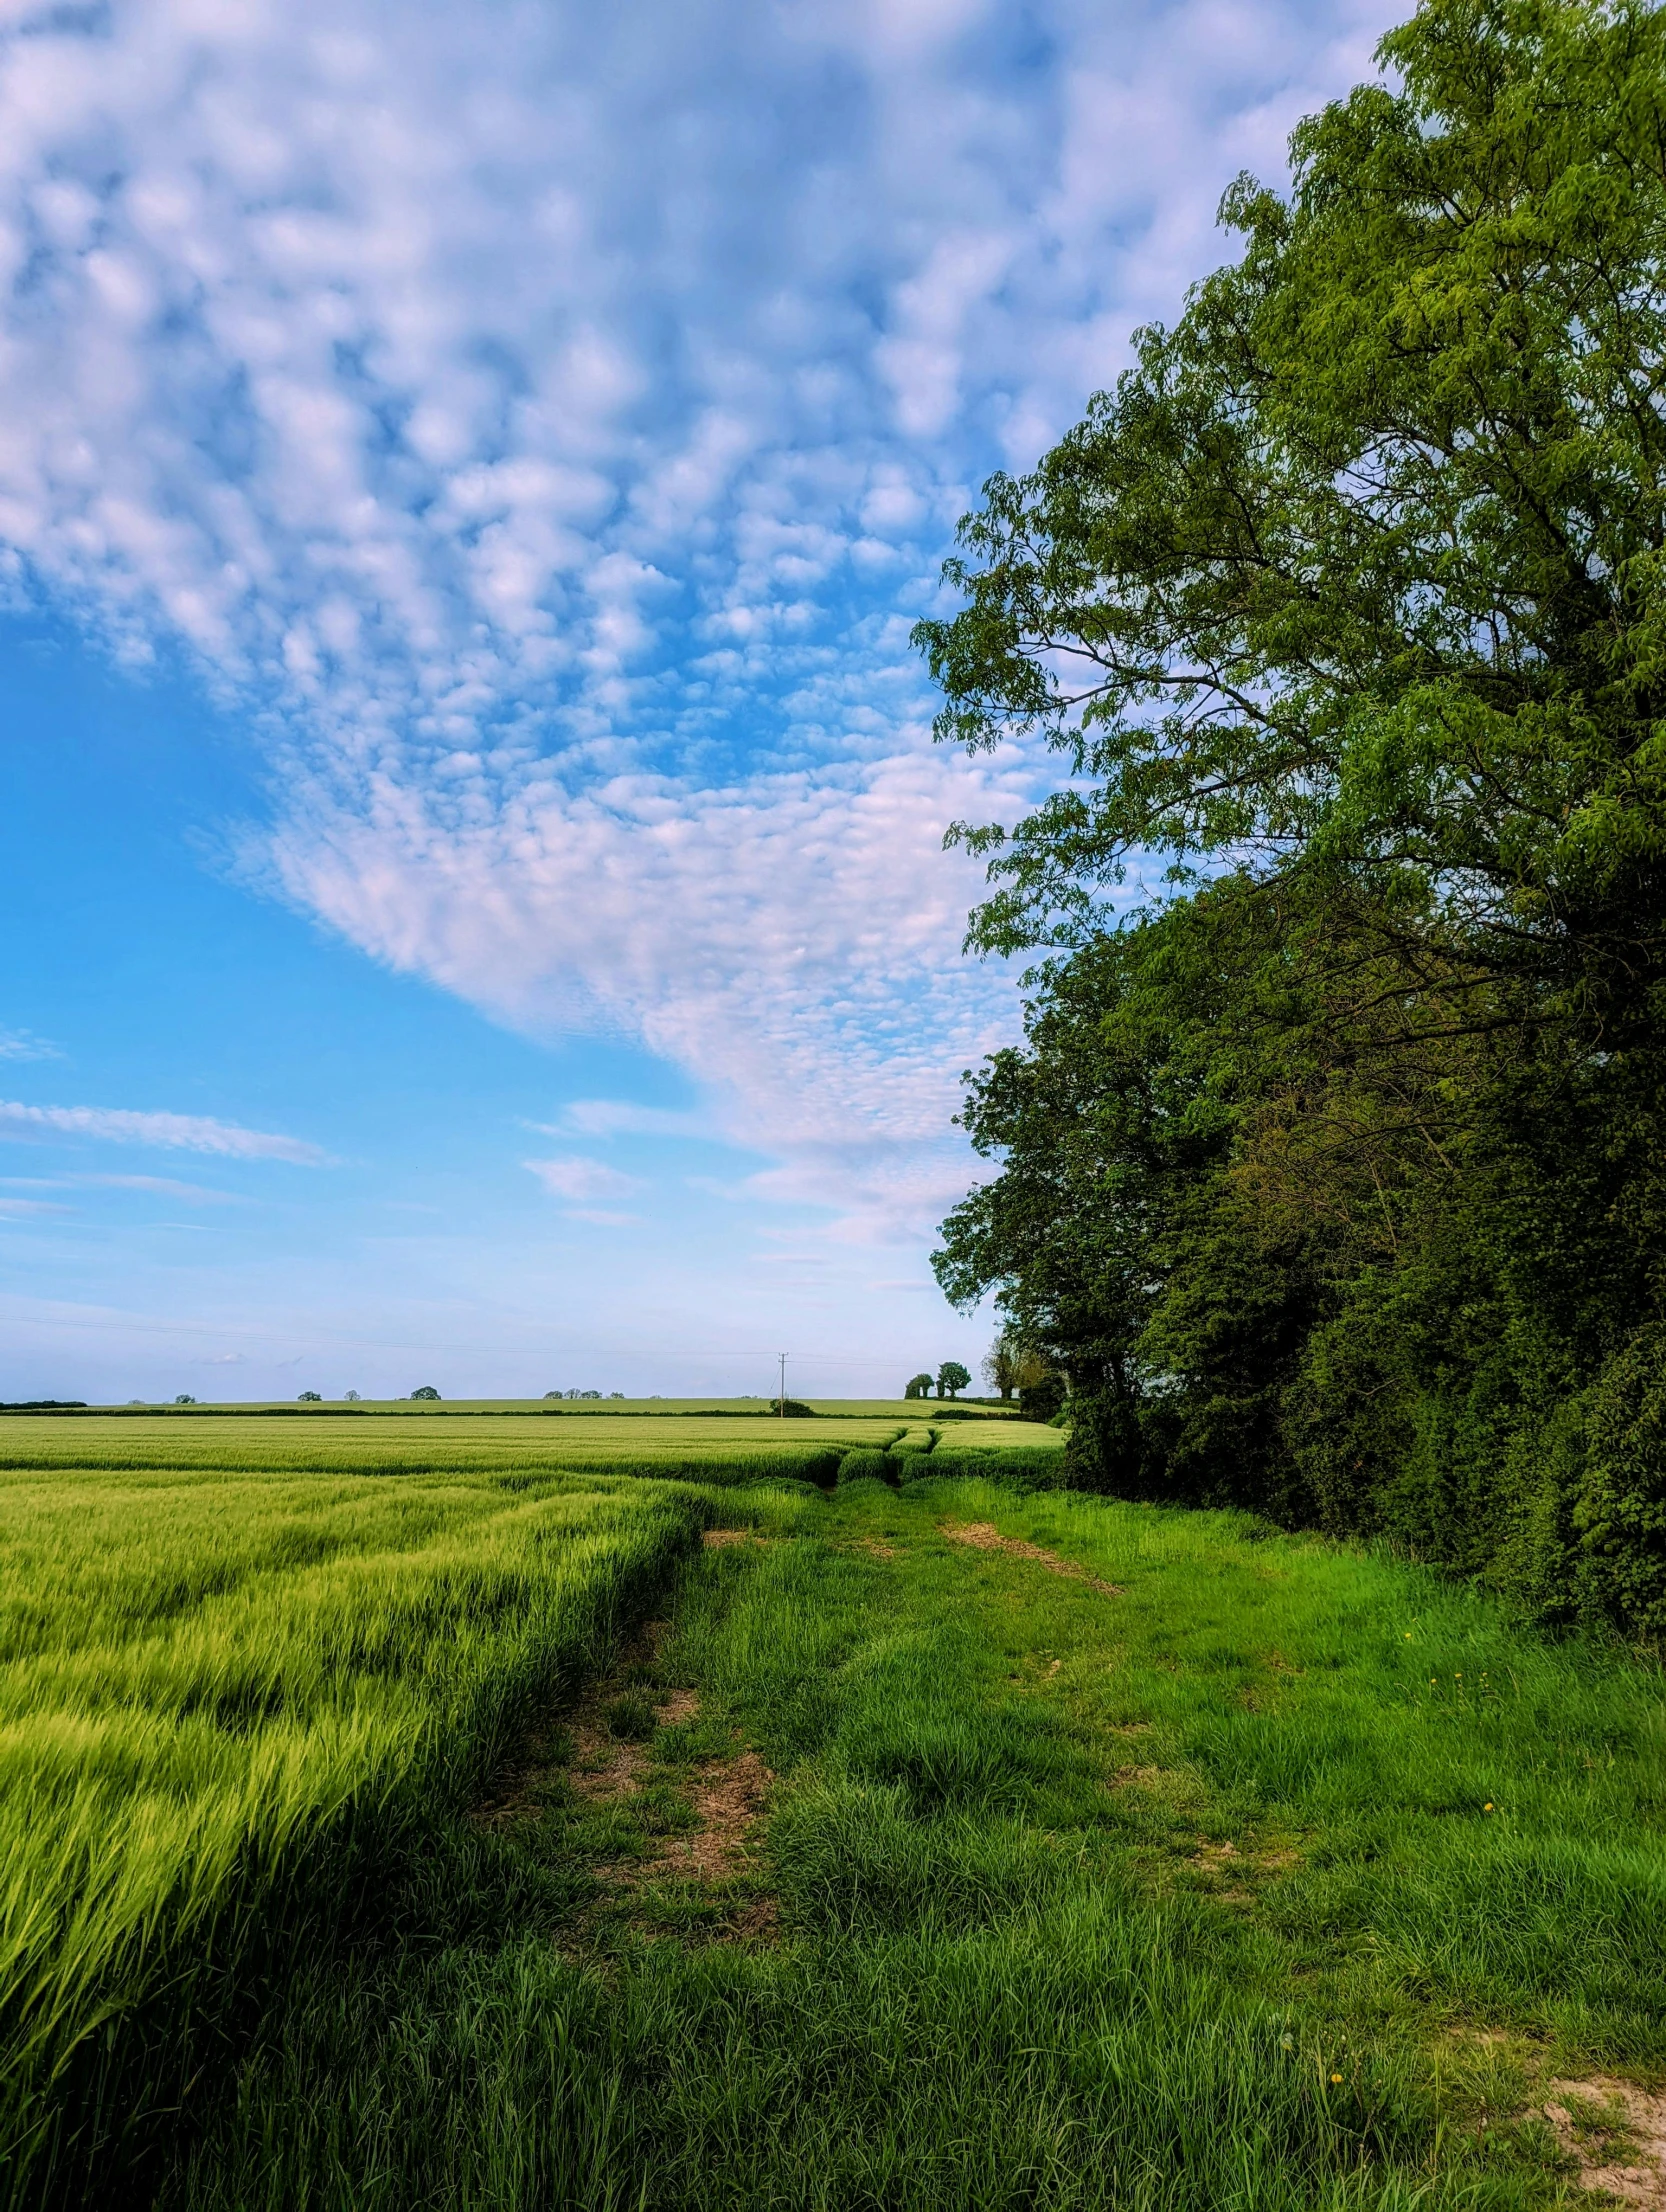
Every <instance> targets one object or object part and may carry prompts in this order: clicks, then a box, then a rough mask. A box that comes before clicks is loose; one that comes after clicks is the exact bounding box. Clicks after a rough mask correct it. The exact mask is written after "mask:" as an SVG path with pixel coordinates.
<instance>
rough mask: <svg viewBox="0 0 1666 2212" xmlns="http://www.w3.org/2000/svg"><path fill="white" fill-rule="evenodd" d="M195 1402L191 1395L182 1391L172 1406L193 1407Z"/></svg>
mask: <svg viewBox="0 0 1666 2212" xmlns="http://www.w3.org/2000/svg"><path fill="white" fill-rule="evenodd" d="M196 1402H197V1401H196V1399H195V1398H193V1397H192V1395H191V1393H190V1392H189V1391H188V1390H182V1391H181V1392H180V1394H179V1396H178V1397H177V1398H176V1399H175V1400H174V1404H175V1405H176V1406H194V1405H195V1404H196Z"/></svg>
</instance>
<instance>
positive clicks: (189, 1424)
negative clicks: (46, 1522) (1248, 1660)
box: [0, 1406, 1064, 1481]
mask: <svg viewBox="0 0 1666 2212" xmlns="http://www.w3.org/2000/svg"><path fill="white" fill-rule="evenodd" d="M905 1432H906V1433H911V1434H915V1435H918V1436H921V1437H924V1438H925V1439H927V1442H928V1448H929V1443H930V1440H931V1439H933V1438H935V1439H936V1440H937V1442H938V1443H939V1445H940V1446H941V1445H946V1446H947V1447H949V1448H952V1449H954V1450H956V1451H960V1450H963V1449H976V1450H979V1451H986V1450H997V1449H998V1450H1008V1451H1010V1450H1011V1449H1012V1448H1013V1447H1014V1446H1015V1445H1021V1444H1027V1445H1030V1446H1032V1447H1034V1448H1035V1449H1036V1450H1040V1451H1051V1452H1057V1451H1058V1450H1059V1449H1060V1448H1061V1446H1062V1445H1063V1442H1064V1438H1063V1436H1062V1435H1061V1433H1060V1432H1059V1431H1058V1430H1057V1429H1049V1428H1043V1427H1040V1426H1037V1425H1036V1424H1034V1423H1032V1422H1025V1421H1018V1420H993V1419H990V1420H979V1421H977V1422H975V1423H974V1422H948V1421H942V1422H937V1423H928V1422H925V1421H921V1420H918V1419H915V1420H913V1421H910V1422H907V1423H905V1422H904V1421H903V1420H902V1419H901V1418H900V1417H891V1416H887V1415H872V1414H866V1413H862V1414H846V1415H828V1414H822V1415H818V1416H813V1417H808V1418H806V1417H802V1416H800V1417H794V1418H792V1419H788V1420H784V1421H783V1420H779V1419H776V1420H770V1419H764V1418H760V1417H756V1416H753V1417H749V1416H747V1415H745V1414H735V1413H733V1412H732V1411H729V1410H726V1409H720V1410H715V1411H705V1410H701V1411H698V1412H694V1411H687V1410H685V1411H683V1412H681V1413H674V1414H644V1413H641V1412H632V1411H628V1410H626V1411H616V1412H613V1413H597V1412H595V1411H594V1410H591V1409H581V1408H580V1407H579V1406H574V1407H573V1409H572V1410H571V1411H567V1410H565V1409H564V1410H562V1411H561V1412H560V1413H559V1414H558V1415H555V1416H553V1417H552V1416H547V1415H544V1414H540V1413H529V1412H527V1411H525V1410H524V1409H517V1410H515V1411H510V1412H493V1413H491V1414H488V1415H485V1416H482V1415H479V1414H474V1413H469V1412H466V1411H453V1412H447V1411H446V1409H444V1408H441V1409H440V1410H439V1411H438V1412H435V1411H434V1410H433V1409H432V1408H431V1407H430V1408H429V1409H427V1410H426V1411H425V1412H424V1413H423V1414H421V1415H420V1417H416V1418H413V1417H412V1414H411V1412H410V1411H408V1410H401V1411H400V1412H397V1413H395V1412H389V1411H388V1410H387V1409H386V1408H385V1407H377V1408H375V1409H374V1410H371V1411H368V1412H361V1411H357V1410H355V1411H352V1412H346V1411H342V1410H341V1409H339V1408H334V1407H329V1408H323V1409H320V1408H318V1407H314V1406H308V1407H304V1408H300V1409H292V1408H286V1409H284V1410H282V1411H278V1410H274V1409H271V1408H255V1409H245V1408H228V1409H225V1410H223V1411H222V1410H220V1409H218V1408H203V1407H193V1408H185V1409H181V1410H179V1411H169V1412H156V1411H146V1412H143V1413H133V1412H126V1411H122V1412H113V1411H107V1410H103V1409H99V1410H93V1411H89V1412H86V1413H73V1414H62V1413H0V1469H5V1468H46V1467H65V1468H69V1467H81V1468H87V1469H93V1468H106V1469H111V1470H114V1469H117V1468H123V1467H129V1468H135V1469H137V1468H147V1467H148V1468H166V1467H191V1468H203V1469H207V1468H223V1469H226V1470H230V1471H244V1472H250V1473H253V1472H271V1473H279V1472H283V1471H284V1470H301V1469H305V1470H316V1471H318V1472H323V1471H326V1470H330V1471H335V1472H339V1473H342V1474H424V1473H438V1472H447V1471H451V1472H460V1471H463V1470H470V1471H474V1472H478V1473H487V1472H497V1473H509V1472H512V1471H515V1470H520V1471H523V1472H553V1471H556V1470H561V1469H566V1470H569V1471H572V1470H590V1469H596V1470H608V1471H613V1472H618V1473H621V1474H628V1473H633V1472H642V1473H651V1474H663V1475H682V1474H687V1475H690V1476H696V1477H700V1478H702V1479H704V1480H707V1481H721V1480H725V1479H733V1478H736V1477H745V1476H755V1475H757V1474H759V1473H764V1472H769V1473H777V1474H792V1473H801V1474H803V1475H805V1476H807V1477H808V1478H809V1479H810V1480H814V1481H831V1480H832V1479H833V1474H834V1471H835V1469H836V1467H837V1464H838V1461H839V1459H840V1458H841V1457H842V1456H843V1455H844V1454H845V1453H847V1452H851V1451H856V1450H860V1449H864V1448H865V1449H868V1450H873V1451H884V1450H886V1449H887V1447H888V1446H889V1445H890V1444H891V1443H893V1442H894V1441H895V1440H897V1439H898V1438H900V1437H902V1436H903V1435H904V1434H905Z"/></svg>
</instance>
